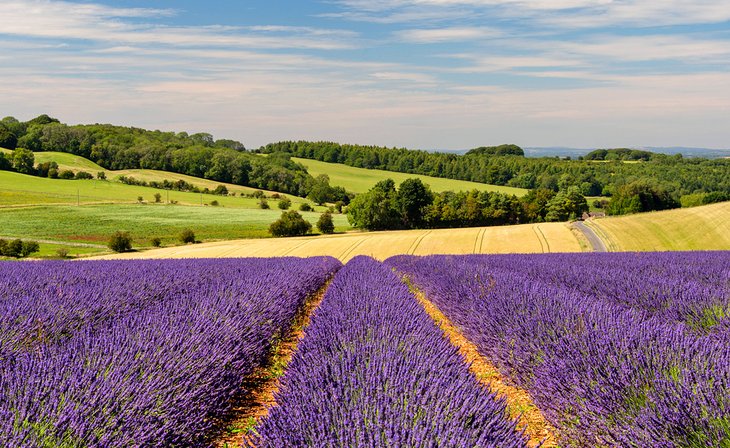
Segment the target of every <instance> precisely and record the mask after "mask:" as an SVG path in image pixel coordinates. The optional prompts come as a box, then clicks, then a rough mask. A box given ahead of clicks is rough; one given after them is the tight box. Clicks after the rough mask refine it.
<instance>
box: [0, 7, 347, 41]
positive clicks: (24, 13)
mask: <svg viewBox="0 0 730 448" xmlns="http://www.w3.org/2000/svg"><path fill="white" fill-rule="evenodd" d="M169 14H171V12H170V11H166V10H157V9H120V8H110V7H105V6H99V5H93V4H79V3H71V2H65V1H55V0H5V1H3V2H2V3H0V17H2V18H3V27H2V28H0V34H5V35H14V36H25V37H36V38H49V39H79V40H87V41H97V42H114V43H116V44H138V45H141V44H153V45H177V46H197V47H204V46H229V47H241V48H304V49H319V50H339V49H348V48H353V47H354V44H353V43H352V42H349V41H348V40H349V39H351V38H352V37H354V36H355V34H354V33H352V32H345V31H339V30H318V29H315V28H307V27H281V26H276V27H273V26H272V27H266V26H261V27H253V28H248V29H246V28H238V27H229V26H184V27H171V26H163V25H156V24H150V23H146V24H144V23H143V24H140V23H135V22H131V21H123V20H120V18H126V19H129V18H143V19H150V18H154V17H159V16H161V15H163V16H164V15H169ZM275 33H284V34H279V35H277V34H275Z"/></svg>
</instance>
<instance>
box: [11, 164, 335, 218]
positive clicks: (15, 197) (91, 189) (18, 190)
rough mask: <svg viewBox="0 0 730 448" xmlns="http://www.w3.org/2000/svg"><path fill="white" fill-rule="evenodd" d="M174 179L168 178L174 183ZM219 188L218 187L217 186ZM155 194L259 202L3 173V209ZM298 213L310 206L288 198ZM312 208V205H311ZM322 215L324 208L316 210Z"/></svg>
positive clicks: (237, 204) (224, 203)
mask: <svg viewBox="0 0 730 448" xmlns="http://www.w3.org/2000/svg"><path fill="white" fill-rule="evenodd" d="M164 174H172V173H164ZM173 176H174V175H171V176H167V178H168V179H171V180H172V177H173ZM216 185H217V184H216ZM155 194H160V195H161V201H162V202H167V201H177V202H178V203H179V204H182V205H198V206H200V205H201V204H203V205H205V204H210V203H212V202H213V201H218V203H219V204H220V206H221V207H226V208H229V207H230V208H248V209H255V208H258V202H259V201H258V199H254V198H246V197H240V196H218V195H212V194H199V193H190V192H182V191H167V190H160V189H156V188H151V187H139V186H135V185H125V184H122V183H120V182H114V181H109V180H106V181H102V180H63V179H47V178H42V177H36V176H27V175H23V174H18V173H13V172H10V171H0V207H3V206H21V205H22V206H27V205H42V204H46V205H49V204H74V205H76V204H77V203H79V204H93V203H112V202H113V203H136V202H137V198H138V197H140V196H141V197H142V198H143V200H144V202H154V201H155ZM287 197H288V198H289V199H291V201H292V208H294V209H296V208H298V207H299V205H300V204H301V203H302V202H310V201H308V200H306V199H303V198H298V197H295V196H287ZM268 202H269V206H270V207H271V208H274V209H276V207H277V200H275V199H269V200H268ZM310 204H311V203H310ZM315 209H316V210H320V211H323V210H324V207H315Z"/></svg>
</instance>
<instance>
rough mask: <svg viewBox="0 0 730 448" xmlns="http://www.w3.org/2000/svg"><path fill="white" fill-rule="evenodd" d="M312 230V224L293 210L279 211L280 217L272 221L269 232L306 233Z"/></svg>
mask: <svg viewBox="0 0 730 448" xmlns="http://www.w3.org/2000/svg"><path fill="white" fill-rule="evenodd" d="M311 230H312V224H310V223H309V222H308V221H307V220H305V219H304V218H302V215H300V214H299V213H298V212H296V211H295V210H289V211H286V212H281V218H279V219H277V220H276V221H274V222H272V223H271V225H270V226H269V232H270V233H271V234H272V235H274V236H299V235H306V234H307V233H309V232H310V231H311Z"/></svg>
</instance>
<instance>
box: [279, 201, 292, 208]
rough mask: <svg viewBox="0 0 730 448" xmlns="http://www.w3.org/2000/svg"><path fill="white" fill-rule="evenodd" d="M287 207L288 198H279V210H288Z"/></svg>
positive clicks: (288, 205) (289, 205)
mask: <svg viewBox="0 0 730 448" xmlns="http://www.w3.org/2000/svg"><path fill="white" fill-rule="evenodd" d="M289 207H291V199H289V198H281V199H280V200H279V208H280V209H282V210H289Z"/></svg>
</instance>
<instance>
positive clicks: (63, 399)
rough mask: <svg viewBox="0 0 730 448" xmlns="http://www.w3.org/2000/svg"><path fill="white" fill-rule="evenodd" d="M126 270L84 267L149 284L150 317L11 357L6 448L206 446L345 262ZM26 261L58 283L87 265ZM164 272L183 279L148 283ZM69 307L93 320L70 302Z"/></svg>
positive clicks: (3, 417)
mask: <svg viewBox="0 0 730 448" xmlns="http://www.w3.org/2000/svg"><path fill="white" fill-rule="evenodd" d="M125 263H129V264H132V265H135V266H134V267H129V266H128V265H127V264H121V263H106V262H84V263H83V264H84V265H85V266H84V268H88V269H89V270H90V271H96V272H98V273H99V274H97V276H98V277H105V276H110V277H117V281H112V280H108V281H107V284H109V283H118V284H120V285H123V284H125V283H126V284H128V286H129V290H130V291H134V290H139V289H140V287H139V286H138V282H139V283H142V284H144V285H146V286H145V287H146V288H149V289H150V291H149V294H148V295H149V297H152V296H155V297H156V298H155V299H153V300H152V299H151V300H148V301H146V303H145V305H144V307H143V308H141V309H140V310H139V312H124V313H121V314H119V315H115V316H114V318H111V319H102V320H104V322H105V324H104V325H85V326H84V325H82V326H81V327H79V328H76V329H75V331H74V332H73V334H72V335H71V336H69V337H67V338H64V340H63V341H62V343H50V344H45V345H39V346H38V347H36V349H34V350H20V351H16V352H14V353H13V354H12V356H9V357H6V358H3V359H0V446H24V447H36V446H38V447H40V446H69V447H75V446H79V447H80V446H84V447H108V446H153V447H155V446H158V447H163V446H204V445H205V443H206V440H207V438H208V437H209V436H210V430H211V428H212V427H213V426H214V425H215V423H216V420H217V419H219V418H220V417H222V416H224V415H225V413H226V412H227V411H228V410H229V408H230V404H231V398H232V397H233V396H234V395H235V394H236V393H237V391H238V389H239V387H240V384H241V380H242V379H243V378H244V377H245V376H246V375H248V374H250V373H251V372H252V370H253V368H254V367H255V366H257V365H259V364H260V363H261V362H262V361H263V359H264V358H265V356H266V354H267V353H268V351H269V349H270V344H271V341H272V338H273V337H274V336H275V335H276V334H278V333H282V332H283V331H285V330H286V329H287V328H288V326H289V325H290V324H291V321H292V320H293V317H294V315H295V314H296V312H297V310H298V309H300V307H301V305H302V303H303V301H304V300H305V298H306V296H307V295H309V294H311V293H312V292H314V291H316V290H317V289H318V288H319V287H320V286H321V285H322V284H323V283H324V282H325V280H326V279H327V278H328V277H329V276H331V275H332V274H333V273H334V271H336V270H337V269H338V267H339V266H341V265H340V263H339V262H338V261H336V260H334V259H332V258H316V259H308V260H302V259H293V258H290V259H276V260H196V261H192V260H191V261H134V262H125ZM0 266H2V268H5V265H0ZM24 266H26V268H27V269H29V270H31V269H37V270H41V271H42V270H46V271H47V273H48V274H49V277H50V278H63V273H64V270H65V269H67V270H69V271H70V272H72V273H75V272H77V271H76V270H77V269H78V267H77V266H76V263H64V264H55V263H48V264H46V263H33V264H32V265H31V264H27V265H24ZM13 269H18V267H17V266H14V267H13ZM163 272H164V273H165V275H167V276H169V277H170V278H172V279H180V280H179V281H180V283H179V284H177V283H175V281H174V280H173V281H169V282H168V281H161V282H159V283H156V282H155V281H153V280H152V279H150V278H148V277H144V276H145V273H149V274H154V275H159V274H161V273H163ZM124 275H128V276H127V277H124ZM140 276H141V277H142V278H141V277H140ZM68 284H69V285H72V284H73V283H72V282H71V283H68ZM156 284H159V285H160V289H155V285H156ZM60 290H61V291H63V294H60V295H56V294H54V297H59V300H61V301H67V300H73V298H74V297H75V298H76V299H77V300H78V302H79V303H89V302H88V298H87V297H85V296H86V295H87V294H88V295H90V296H93V297H96V296H97V295H98V294H99V291H98V290H97V288H96V286H95V285H94V284H93V283H90V284H87V285H86V286H85V288H75V287H74V288H70V289H66V288H64V287H61V289H60ZM41 291H43V292H45V291H48V289H43V290H41ZM114 293H115V291H114V290H104V291H103V292H102V293H101V295H102V296H107V295H108V297H104V298H103V299H102V300H108V301H109V303H113V294H114ZM128 298H131V300H135V299H136V298H137V297H136V296H135V295H134V294H130V295H125V294H124V293H122V292H120V301H119V307H120V309H127V308H129V304H128V303H125V302H124V301H123V300H124V299H128ZM39 300H40V301H41V302H43V301H49V302H52V300H53V298H47V297H45V298H42V297H39ZM64 303H65V302H64ZM65 309H71V310H74V311H80V312H81V315H82V316H83V315H84V313H83V310H80V309H79V308H76V307H73V306H71V305H69V307H68V308H64V307H59V310H65ZM99 309H102V308H99ZM48 313H49V316H50V315H53V313H52V312H51V311H50V309H49V311H48ZM99 313H101V312H99ZM110 313H111V314H110ZM71 314H73V313H71ZM77 314H78V313H77ZM102 314H103V313H102ZM107 314H109V315H114V313H113V312H112V311H111V310H110V311H109V312H108V313H107ZM64 316H66V312H65V311H63V312H60V314H59V315H58V316H53V317H52V318H49V319H48V321H49V322H50V321H55V322H60V321H62V320H63V317H64ZM0 319H4V317H0ZM74 319H76V317H74Z"/></svg>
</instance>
